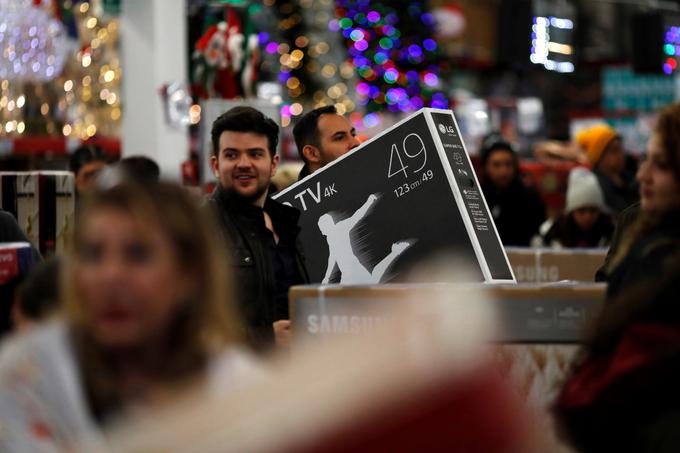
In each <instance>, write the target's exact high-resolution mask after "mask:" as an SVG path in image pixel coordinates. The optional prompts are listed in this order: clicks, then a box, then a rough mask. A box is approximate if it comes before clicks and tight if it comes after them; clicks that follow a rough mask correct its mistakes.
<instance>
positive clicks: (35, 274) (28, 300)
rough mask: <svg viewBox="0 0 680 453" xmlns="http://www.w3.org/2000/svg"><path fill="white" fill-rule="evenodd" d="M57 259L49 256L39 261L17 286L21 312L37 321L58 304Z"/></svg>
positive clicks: (52, 310) (53, 309) (48, 313)
mask: <svg viewBox="0 0 680 453" xmlns="http://www.w3.org/2000/svg"><path fill="white" fill-rule="evenodd" d="M59 266H60V265H59V259H58V258H56V257H51V258H49V259H47V260H45V261H43V262H42V263H39V264H38V265H37V266H36V267H35V268H34V269H33V270H32V271H31V273H30V274H29V275H28V277H27V278H26V280H24V282H23V283H22V284H21V286H20V287H19V308H20V309H21V312H22V314H23V315H24V316H25V317H27V318H30V319H32V320H35V321H38V320H42V319H44V318H45V317H46V316H48V315H50V314H51V313H52V312H54V311H55V310H56V309H57V307H58V305H59Z"/></svg>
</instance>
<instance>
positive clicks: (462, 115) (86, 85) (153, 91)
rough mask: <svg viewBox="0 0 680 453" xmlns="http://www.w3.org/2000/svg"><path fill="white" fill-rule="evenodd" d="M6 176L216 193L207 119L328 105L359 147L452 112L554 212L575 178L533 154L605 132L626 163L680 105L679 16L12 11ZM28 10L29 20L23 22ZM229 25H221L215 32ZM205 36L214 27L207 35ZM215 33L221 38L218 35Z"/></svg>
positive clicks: (1, 79)
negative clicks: (76, 157) (103, 165)
mask: <svg viewBox="0 0 680 453" xmlns="http://www.w3.org/2000/svg"><path fill="white" fill-rule="evenodd" d="M0 6H1V7H2V8H3V9H4V10H5V11H7V13H3V16H2V20H1V21H0V50H1V51H2V52H3V64H2V67H1V68H0V89H1V91H0V169H1V170H9V171H21V170H33V169H65V168H67V160H68V155H69V152H70V151H72V150H73V149H75V148H76V147H77V146H78V145H79V144H80V143H82V142H88V143H89V142H92V143H97V144H99V145H101V146H102V147H103V148H104V149H105V150H106V151H107V152H108V153H109V154H110V155H111V157H112V158H117V157H120V156H127V155H140V154H141V155H147V156H149V157H151V158H153V159H154V160H156V161H157V162H158V163H159V165H160V166H161V169H162V173H163V175H164V177H166V178H169V179H172V180H178V181H183V183H184V184H186V185H194V186H202V187H205V186H206V185H208V184H209V183H210V182H211V175H210V174H209V172H208V167H207V155H206V154H207V151H208V144H207V143H206V139H205V138H206V131H207V129H209V126H210V121H211V118H212V117H213V116H214V115H215V114H216V113H215V112H219V111H223V110H225V109H226V107H227V106H229V105H233V104H236V103H249V104H252V105H256V106H258V107H260V108H264V109H266V111H267V112H268V113H269V114H270V115H272V116H274V117H275V119H276V120H277V121H278V122H279V123H280V124H281V125H282V126H283V139H282V142H281V143H282V144H281V148H280V152H281V155H282V158H283V160H284V162H286V161H287V162H294V161H296V160H297V158H298V156H297V151H296V149H295V146H294V144H293V143H292V139H291V129H292V127H291V125H292V124H294V122H295V119H296V117H299V116H300V115H302V114H304V113H305V112H307V111H309V110H310V109H312V108H315V107H317V106H320V105H325V104H335V105H336V107H338V109H339V111H340V112H341V113H345V114H346V115H348V117H349V118H350V119H351V121H352V123H353V124H354V126H355V127H356V129H357V131H358V133H359V134H360V135H361V136H362V137H364V138H366V137H372V136H374V135H376V134H377V133H379V132H380V131H382V130H384V129H386V128H387V127H389V126H390V125H392V124H394V123H395V122H397V121H398V120H400V119H402V118H404V117H405V116H407V115H408V114H409V113H411V112H413V111H416V110H418V109H419V108H420V107H438V108H451V109H453V110H454V111H455V113H456V117H457V120H458V122H459V126H460V127H461V130H462V131H463V136H464V139H465V143H466V145H467V148H468V152H469V153H470V154H471V155H473V156H474V155H475V154H476V153H477V149H478V147H479V144H480V141H481V138H482V137H483V136H484V135H485V134H487V133H489V132H492V131H501V132H502V133H503V134H504V135H505V136H506V137H507V138H508V139H510V140H511V141H513V142H514V143H515V144H516V145H517V146H518V148H519V150H520V154H521V156H522V158H523V163H522V165H523V167H524V169H525V170H528V171H526V173H527V174H529V175H530V178H531V179H532V180H531V181H529V182H530V183H532V184H533V185H535V186H536V187H537V188H538V189H539V191H540V192H541V194H542V195H543V198H544V199H545V200H546V202H547V203H548V206H549V208H550V210H551V212H557V211H559V210H560V209H561V207H562V204H563V202H564V197H563V193H564V190H565V186H566V177H567V174H568V171H569V169H570V168H571V167H572V166H573V165H572V164H565V163H562V162H534V161H533V155H534V154H533V153H534V148H535V145H536V144H537V143H540V142H543V141H545V140H560V141H568V140H570V139H571V138H573V137H574V135H575V133H576V132H577V131H578V130H579V129H581V128H583V127H585V126H586V125H589V124H591V123H594V122H599V121H603V120H604V121H606V122H608V123H610V124H611V125H612V126H614V127H615V128H616V129H617V130H618V131H619V133H621V135H622V136H623V138H624V142H625V146H626V150H627V151H628V152H629V153H630V154H631V155H632V156H634V157H637V156H639V155H640V154H641V153H642V152H643V151H644V144H645V143H646V140H647V138H648V136H649V132H650V127H651V124H652V122H653V115H654V111H655V110H657V109H658V108H659V107H660V106H663V105H666V104H669V103H671V102H672V101H674V100H675V99H677V98H678V96H677V92H678V84H677V75H676V73H677V66H678V63H677V61H678V59H677V57H676V53H677V54H680V46H678V45H677V42H676V41H680V38H678V26H680V3H678V2H674V1H667V2H648V1H585V0H584V1H576V0H561V1H548V0H532V1H529V0H475V1H469V0H458V1H446V0H431V1H407V0H403V1H382V2H381V1H370V2H368V1H347V0H337V1H332V0H315V1H312V0H302V1H292V0H281V1H279V0H264V1H248V0H186V1H181V0H170V1H168V0H145V1H138V0H92V1H77V0H42V1H31V0H2V2H0ZM27 12H28V13H27ZM220 23H224V24H225V25H224V26H222V25H219V24H220ZM211 27H212V28H211ZM213 33H214V34H213Z"/></svg>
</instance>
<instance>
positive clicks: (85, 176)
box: [70, 145, 108, 195]
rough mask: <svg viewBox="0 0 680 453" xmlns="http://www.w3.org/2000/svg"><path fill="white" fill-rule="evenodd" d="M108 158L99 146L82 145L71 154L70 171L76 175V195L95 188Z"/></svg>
mask: <svg viewBox="0 0 680 453" xmlns="http://www.w3.org/2000/svg"><path fill="white" fill-rule="evenodd" d="M107 165H108V158H107V157H106V154H105V153H104V150H102V149H101V148H100V147H99V146H97V145H82V146H80V147H79V148H77V149H76V150H75V151H74V152H73V154H71V160H70V169H71V171H72V172H73V174H74V175H75V184H76V194H77V195H83V194H85V193H87V192H88V191H89V190H90V189H92V188H93V187H94V181H95V179H96V177H97V175H98V174H99V172H100V171H102V170H103V169H104V168H106V166H107Z"/></svg>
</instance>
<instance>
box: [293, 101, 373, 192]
mask: <svg viewBox="0 0 680 453" xmlns="http://www.w3.org/2000/svg"><path fill="white" fill-rule="evenodd" d="M293 137H294V138H295V145H296V146H297V149H298V153H300V158H301V159H302V160H303V161H304V163H305V165H304V167H302V170H301V171H300V175H299V177H298V179H303V178H304V177H305V176H308V175H310V174H312V173H314V172H315V171H317V170H318V169H319V168H321V167H323V166H324V165H327V164H329V163H330V162H332V161H334V160H335V159H337V158H338V157H340V156H342V155H344V154H347V153H348V152H349V151H350V150H351V149H352V148H356V147H357V146H359V140H357V138H356V131H355V130H354V127H352V124H351V123H350V122H349V120H348V119H347V118H345V117H344V116H342V115H340V114H338V112H337V110H336V109H335V107H334V106H332V105H329V106H326V107H320V108H318V109H314V110H312V111H311V112H308V113H307V114H306V115H303V116H302V118H300V121H298V122H297V124H296V125H295V127H294V128H293Z"/></svg>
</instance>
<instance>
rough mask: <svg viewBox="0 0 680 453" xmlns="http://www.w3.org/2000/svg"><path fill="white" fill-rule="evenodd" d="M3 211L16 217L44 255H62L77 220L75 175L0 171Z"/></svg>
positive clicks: (0, 193)
mask: <svg viewBox="0 0 680 453" xmlns="http://www.w3.org/2000/svg"><path fill="white" fill-rule="evenodd" d="M0 208H2V209H3V210H5V211H8V212H10V213H12V214H13V215H14V217H15V218H16V219H17V221H18V223H19V226H20V227H21V229H22V230H23V231H24V233H25V234H26V236H27V237H28V239H29V240H30V241H31V243H32V244H33V245H34V246H35V247H36V248H38V249H39V250H40V252H41V253H42V254H51V253H55V252H61V251H63V250H64V249H65V248H66V245H67V243H68V241H69V239H70V237H71V235H72V233H73V222H74V220H75V218H74V216H75V187H74V177H73V173H71V172H68V171H37V172H0Z"/></svg>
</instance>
